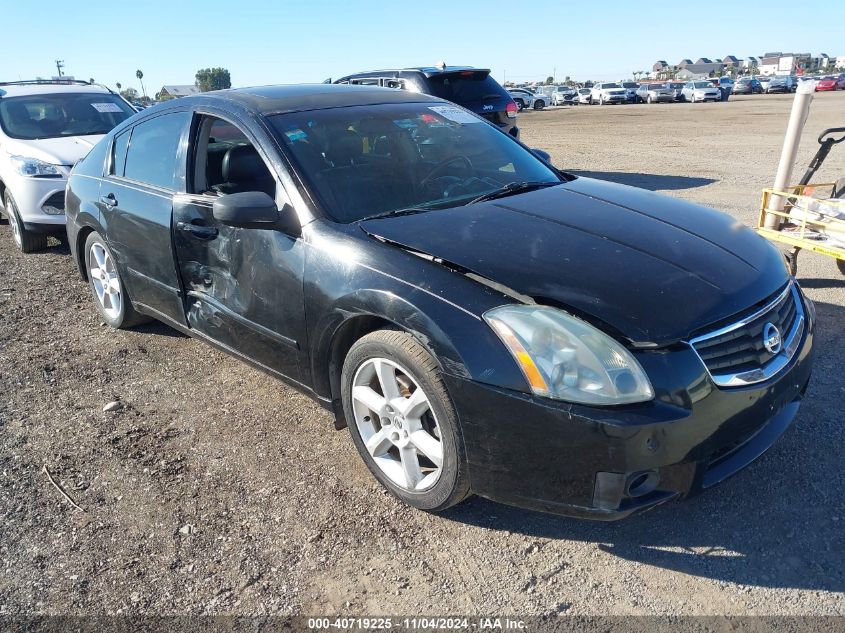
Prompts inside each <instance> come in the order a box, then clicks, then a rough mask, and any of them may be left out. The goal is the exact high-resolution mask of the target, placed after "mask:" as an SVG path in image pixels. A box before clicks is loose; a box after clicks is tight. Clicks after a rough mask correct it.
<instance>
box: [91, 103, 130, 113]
mask: <svg viewBox="0 0 845 633" xmlns="http://www.w3.org/2000/svg"><path fill="white" fill-rule="evenodd" d="M91 106H92V107H93V108H94V109H95V110H96V111H97V112H123V110H121V109H120V106H119V105H117V104H116V103H92V104H91Z"/></svg>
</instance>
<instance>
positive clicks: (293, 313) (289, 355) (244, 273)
mask: <svg viewBox="0 0 845 633" xmlns="http://www.w3.org/2000/svg"><path fill="white" fill-rule="evenodd" d="M224 116H226V118H224ZM187 154H188V161H187V165H188V168H187V173H186V192H185V193H183V194H180V195H178V196H176V198H175V200H174V217H173V220H174V244H175V247H176V253H177V259H178V269H179V274H180V275H181V280H182V284H183V286H184V288H185V292H186V308H185V309H186V318H187V322H188V325H189V326H190V327H191V329H194V330H196V331H198V332H200V333H202V334H203V335H205V336H207V337H208V338H210V339H212V340H214V341H216V342H217V343H219V344H221V345H223V346H224V347H226V348H228V349H231V350H234V351H236V352H238V353H240V354H242V355H244V356H246V357H247V358H249V359H251V360H253V361H256V362H258V363H259V364H261V365H263V366H264V367H267V368H269V369H271V370H273V371H275V372H278V373H280V374H283V375H284V376H287V377H288V378H290V379H293V380H295V381H300V380H301V372H300V365H299V353H300V349H303V348H304V341H305V317H304V305H303V291H302V277H303V268H304V254H303V248H302V242H301V240H299V239H298V238H296V237H293V236H290V235H287V234H285V233H283V232H281V231H279V230H275V229H273V230H269V229H244V228H235V227H231V226H228V225H226V224H223V223H221V222H218V221H217V220H216V219H215V217H214V213H213V205H214V201H215V200H217V199H218V198H220V197H222V196H226V195H230V194H232V193H239V192H244V191H264V192H265V193H267V194H268V195H270V196H271V197H273V198H274V199H275V200H276V202H277V204H278V206H279V208H280V209H282V208H283V207H284V206H285V204H286V203H288V202H289V200H288V199H287V197H286V194H285V191H284V189H283V187H282V186H281V184H279V182H278V179H277V177H276V176H275V174H274V172H273V171H272V169H271V168H270V167H269V165H270V164H271V163H270V161H269V159H268V157H267V155H266V154H265V153H264V149H263V148H262V145H261V143H260V142H259V141H258V139H257V137H256V136H255V135H254V134H253V133H252V132H251V131H250V130H249V128H248V126H246V125H244V124H243V123H242V122H241V121H239V120H237V119H236V118H235V117H233V116H231V115H224V114H220V113H216V112H213V111H208V112H205V113H196V114H195V116H194V121H193V123H192V125H191V134H190V141H189V143H188V147H187ZM288 210H289V211H290V208H289V209H288Z"/></svg>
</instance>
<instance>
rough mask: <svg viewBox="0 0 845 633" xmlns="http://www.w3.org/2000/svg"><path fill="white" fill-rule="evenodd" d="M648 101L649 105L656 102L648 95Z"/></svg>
mask: <svg viewBox="0 0 845 633" xmlns="http://www.w3.org/2000/svg"><path fill="white" fill-rule="evenodd" d="M646 101H648V103H654V100H653V99H652V98H651V95H648V97H647V98H646Z"/></svg>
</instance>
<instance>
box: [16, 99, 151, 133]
mask: <svg viewBox="0 0 845 633" xmlns="http://www.w3.org/2000/svg"><path fill="white" fill-rule="evenodd" d="M133 114H135V110H133V109H132V108H131V107H130V106H129V105H128V104H127V103H126V102H124V101H123V100H122V99H120V98H119V97H117V96H115V95H111V94H98V93H91V94H86V93H69V94H55V93H52V94H41V95H31V96H27V97H8V98H5V99H0V126H2V127H3V131H4V132H5V133H6V134H7V135H8V136H10V137H12V138H17V139H24V140H35V139H44V138H57V137H61V136H86V135H89V134H106V133H107V132H109V131H110V130H111V129H112V128H113V127H114V126H115V125H117V124H118V123H120V122H121V121H123V120H124V119H127V118H129V117H130V116H132V115H133Z"/></svg>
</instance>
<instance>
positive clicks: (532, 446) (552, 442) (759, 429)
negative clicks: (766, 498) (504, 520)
mask: <svg viewBox="0 0 845 633" xmlns="http://www.w3.org/2000/svg"><path fill="white" fill-rule="evenodd" d="M814 327H815V323H814V317H813V314H812V310H807V327H806V330H805V333H804V337H803V340H802V342H801V345H800V347H799V349H798V351H797V352H796V353H795V356H794V357H793V359H792V361H791V363H790V364H789V365H788V366H787V368H786V369H785V370H784V371H783V372H782V373H781V374H779V375H778V376H777V377H775V378H774V379H772V380H771V381H768V382H764V383H760V384H757V385H753V386H751V387H746V388H732V389H719V388H718V387H716V385H715V384H714V383H713V382H712V380H711V379H710V377H709V375H708V374H707V372H706V370H705V369H704V367H703V366H702V364H701V362H700V360H699V359H698V357H697V356H696V354H695V352H694V351H693V350H692V348H690V347H688V346H686V345H679V346H677V347H676V348H674V349H672V350H670V351H663V352H660V353H655V352H650V353H649V352H642V353H638V354H637V358H638V360H640V362H641V364H642V365H643V368H644V369H645V370H646V372H647V373H648V374H649V376H651V377H652V382H653V383H654V384H655V390H656V398H655V400H654V401H653V402H650V403H646V404H643V405H633V406H627V407H618V408H595V407H586V406H581V405H570V404H566V403H560V402H554V401H551V400H548V399H543V398H538V397H534V396H532V395H529V394H524V393H518V392H513V391H508V390H504V389H500V388H497V387H492V386H489V385H484V384H481V383H478V382H475V381H471V380H466V379H462V378H457V377H454V376H446V381H447V387H448V389H449V391H450V393H451V395H452V398H453V401H454V402H455V405H456V408H457V412H458V417H459V419H460V424H461V430H462V433H463V439H464V446H465V449H466V458H467V462H468V464H469V475H470V485H471V487H472V490H473V492H474V493H476V494H478V495H480V496H483V497H487V498H489V499H492V500H494V501H499V502H502V503H506V504H510V505H515V506H519V507H524V508H530V509H535V510H540V511H544V512H552V513H555V514H563V515H568V516H576V517H583V518H592V519H600V520H617V519H621V518H624V517H626V516H629V515H630V514H633V513H635V512H641V511H645V510H648V509H650V508H653V507H655V506H657V505H660V504H662V503H665V502H667V501H670V500H672V499H678V498H683V497H688V496H691V495H694V494H696V493H698V492H701V491H702V490H704V489H706V488H709V487H711V486H713V485H715V484H717V483H719V482H720V481H722V480H724V479H726V478H728V477H730V476H731V475H733V474H734V473H736V472H738V471H739V470H741V469H742V468H744V467H745V466H747V465H748V464H749V463H751V462H752V461H753V460H754V459H756V458H757V457H759V456H760V455H761V454H762V453H764V452H765V451H766V450H767V449H768V448H769V447H770V446H771V445H772V444H773V443H774V442H775V440H777V438H778V437H780V435H781V434H782V433H783V432H784V430H785V429H786V428H787V427H788V426H789V424H790V423H791V422H792V420H793V418H794V417H795V415H796V413H797V411H798V407H799V403H800V400H801V398H802V397H803V395H804V392H805V391H806V388H807V384H808V382H809V378H810V371H811V365H812V357H813V331H814ZM657 385H662V387H658V386H657ZM643 474H646V475H647V476H648V477H651V478H656V485H654V486H653V487H652V488H651V489H649V490H648V491H647V492H644V491H642V490H640V491H637V490H636V488H634V487H633V486H634V484H635V483H636V482H635V481H634V480H635V479H636V478H637V477H640V476H642V475H643ZM637 492H641V494H631V493H637Z"/></svg>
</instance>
